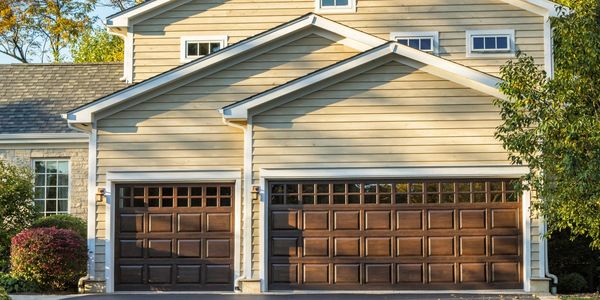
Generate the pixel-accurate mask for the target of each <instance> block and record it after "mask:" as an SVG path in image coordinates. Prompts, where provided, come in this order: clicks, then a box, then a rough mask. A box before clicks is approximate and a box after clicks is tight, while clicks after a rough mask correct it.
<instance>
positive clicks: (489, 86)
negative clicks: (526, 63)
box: [219, 42, 505, 121]
mask: <svg viewBox="0 0 600 300" xmlns="http://www.w3.org/2000/svg"><path fill="white" fill-rule="evenodd" d="M388 55H391V56H396V57H395V59H403V61H402V63H404V64H406V65H409V66H411V67H414V68H418V69H420V70H422V71H425V72H428V73H431V74H433V75H436V76H439V77H441V78H445V79H447V80H450V81H453V82H456V83H458V84H461V85H464V86H466V87H469V88H472V89H474V90H477V91H480V92H482V93H485V94H488V95H491V96H494V97H497V98H505V96H504V95H503V94H502V93H501V92H500V91H499V90H498V85H499V83H500V82H501V80H500V79H499V78H497V77H494V76H491V75H489V74H486V73H483V72H480V71H477V70H475V69H471V68H468V67H465V66H463V65H460V64H457V63H455V62H451V61H449V60H445V59H443V58H440V57H437V56H434V55H431V54H428V53H426V52H423V51H419V50H417V49H414V48H411V47H408V46H404V45H401V44H399V43H397V42H388V43H386V44H384V45H381V46H379V47H376V48H373V49H371V50H369V51H366V52H363V53H361V54H359V55H356V56H354V57H351V58H348V59H346V60H343V61H341V62H339V63H337V64H334V65H332V66H329V67H326V68H323V69H321V70H318V71H315V72H313V73H311V74H308V75H306V76H303V77H300V78H298V79H295V80H292V81H290V82H288V83H285V84H283V85H280V86H278V87H275V88H272V89H270V90H267V91H264V92H262V93H259V94H257V95H254V96H252V97H250V98H247V99H244V100H241V101H238V102H236V103H233V104H230V105H227V106H225V107H223V108H221V109H220V110H219V111H220V112H221V114H223V118H225V119H227V120H230V121H233V120H235V121H241V120H246V119H247V118H248V115H249V114H248V111H249V110H251V109H254V108H257V107H259V106H262V105H266V104H268V103H269V102H275V101H276V100H281V99H283V98H285V99H284V100H285V101H286V102H289V101H291V100H293V99H295V98H297V97H299V96H300V95H299V94H301V93H302V91H307V90H308V91H311V87H313V88H315V87H316V89H318V88H322V87H323V85H322V82H323V81H325V80H328V79H331V78H335V77H336V76H337V77H340V76H341V75H342V74H347V73H351V71H352V70H354V69H357V68H359V67H361V66H366V65H368V64H370V63H372V62H374V61H378V60H379V59H382V58H383V57H385V56H388ZM340 80H341V79H340ZM334 81H335V80H334ZM292 94H293V95H294V96H295V97H294V96H290V95H292Z"/></svg>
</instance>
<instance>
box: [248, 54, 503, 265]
mask: <svg viewBox="0 0 600 300" xmlns="http://www.w3.org/2000/svg"><path fill="white" fill-rule="evenodd" d="M492 100H493V98H492V97H490V96H487V95H484V94H482V93H480V92H477V91H474V90H472V89H469V88H465V87H463V86H460V85H458V84H455V83H453V82H450V81H447V80H444V79H441V78H438V77H435V76H432V75H430V74H427V73H424V72H422V71H418V70H415V69H413V68H411V67H408V66H405V65H402V64H400V63H398V62H389V63H387V64H385V65H383V66H380V67H376V68H374V69H373V70H370V71H368V72H365V73H363V74H360V75H358V76H355V77H353V78H350V79H348V80H345V81H343V82H340V83H337V84H334V85H332V86H329V87H325V88H324V89H322V90H320V91H318V92H315V93H312V94H309V95H306V96H303V97H301V98H299V99H296V100H293V101H291V102H288V103H286V104H283V105H281V106H278V107H277V108H274V109H271V110H268V111H266V112H263V113H260V114H258V115H256V116H254V117H253V119H252V120H253V137H254V144H253V163H254V165H253V172H254V173H253V174H254V177H253V178H254V181H255V183H258V180H259V179H260V174H259V170H260V168H269V167H282V166H285V167H288V168H294V167H297V168H306V167H314V168H324V167H402V166H440V165H448V166H452V165H454V166H456V165H461V166H466V165H474V166H475V165H509V164H510V163H509V162H508V160H507V154H506V152H505V151H504V150H503V149H502V145H501V143H499V142H498V141H497V140H495V139H494V128H495V127H496V126H498V125H499V124H500V115H499V113H498V109H497V108H496V107H494V105H493V104H492ZM254 217H255V218H256V219H258V217H259V214H258V213H257V214H255V216H254ZM255 247H258V244H256V245H255ZM257 253H258V252H257ZM254 262H255V265H254V267H255V268H258V266H259V265H258V263H259V260H258V256H256V257H255V261H254Z"/></svg>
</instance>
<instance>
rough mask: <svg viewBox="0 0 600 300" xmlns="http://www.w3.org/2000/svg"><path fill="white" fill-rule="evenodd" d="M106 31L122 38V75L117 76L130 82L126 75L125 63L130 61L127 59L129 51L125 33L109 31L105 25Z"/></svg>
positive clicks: (120, 79)
mask: <svg viewBox="0 0 600 300" xmlns="http://www.w3.org/2000/svg"><path fill="white" fill-rule="evenodd" d="M106 32H108V34H110V35H114V36H118V37H120V38H122V39H123V43H124V45H123V50H124V52H125V53H123V76H122V77H121V78H119V81H124V82H127V83H130V82H128V77H127V72H128V69H129V68H128V67H127V66H125V65H126V64H128V63H130V62H129V60H128V59H127V58H128V56H129V53H128V52H129V51H127V49H128V48H129V45H128V44H129V43H128V40H127V34H122V33H117V32H114V31H111V30H110V28H109V27H106Z"/></svg>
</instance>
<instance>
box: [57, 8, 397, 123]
mask: <svg viewBox="0 0 600 300" xmlns="http://www.w3.org/2000/svg"><path fill="white" fill-rule="evenodd" d="M156 1H158V0H156ZM334 24H335V26H334ZM311 26H315V27H317V28H321V29H323V30H328V31H332V32H333V33H336V34H338V35H340V36H345V37H348V38H352V39H357V40H358V41H359V42H360V43H362V44H366V45H369V46H371V47H376V46H379V45H381V44H384V43H385V42H386V41H385V40H383V39H380V38H377V37H374V36H372V35H369V34H367V33H364V32H361V31H358V30H356V29H352V28H350V27H347V26H344V25H341V24H336V23H335V22H333V21H330V20H326V19H325V18H323V17H321V16H318V15H315V14H308V15H305V16H302V17H300V18H298V19H296V20H293V21H290V22H288V23H286V24H284V25H282V26H279V27H277V28H275V29H272V30H269V31H266V32H263V33H261V34H258V35H256V36H254V37H252V38H249V39H246V40H244V41H242V42H239V43H236V44H234V45H231V46H229V47H227V48H225V49H223V50H221V51H219V52H217V53H215V54H214V55H208V56H205V57H203V58H200V59H197V60H194V61H192V62H190V63H188V64H186V65H184V66H182V67H178V68H174V69H173V70H171V71H168V72H165V73H163V74H161V75H158V76H156V77H153V78H150V79H148V80H145V81H143V82H140V83H139V84H136V85H134V86H131V87H129V88H126V89H124V90H121V91H119V92H117V93H114V94H112V95H109V96H107V97H104V98H101V99H99V100H97V101H95V102H92V103H90V104H87V105H84V106H81V107H79V108H77V109H75V110H72V111H70V112H69V113H68V114H67V120H68V122H69V124H88V123H91V122H92V120H93V118H94V114H95V113H96V112H99V111H102V110H105V109H107V108H109V107H112V106H114V105H117V104H120V103H122V102H123V101H126V100H128V99H130V98H133V97H136V96H139V95H142V94H145V93H148V92H150V91H153V90H155V89H158V88H160V87H163V86H165V85H166V84H169V83H171V82H174V81H176V80H178V79H180V78H181V77H185V76H188V75H190V74H194V73H195V72H198V71H199V70H203V69H205V68H207V67H210V66H213V65H216V64H218V63H220V62H223V61H226V60H228V59H231V58H234V57H238V56H240V55H241V54H243V53H246V52H248V51H250V50H252V49H255V48H258V47H260V46H263V45H265V44H267V43H269V42H272V41H275V40H277V39H279V38H282V37H285V36H287V35H289V34H292V33H295V32H300V31H302V30H304V29H306V28H309V27H311ZM359 50H360V49H359Z"/></svg>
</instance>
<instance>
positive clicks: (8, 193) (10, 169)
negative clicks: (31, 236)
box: [0, 160, 37, 272]
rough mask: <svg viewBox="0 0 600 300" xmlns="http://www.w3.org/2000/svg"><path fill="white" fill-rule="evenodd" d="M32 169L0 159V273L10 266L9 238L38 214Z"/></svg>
mask: <svg viewBox="0 0 600 300" xmlns="http://www.w3.org/2000/svg"><path fill="white" fill-rule="evenodd" d="M32 199H33V173H32V172H31V170H30V169H28V168H25V167H19V166H16V165H13V164H9V163H8V162H6V161H3V160H0V272H2V271H5V270H6V268H7V267H8V256H9V254H10V238H11V237H12V236H13V235H15V234H17V233H18V232H19V231H21V230H22V229H23V228H26V227H27V226H29V225H30V224H31V222H32V221H33V220H34V219H35V218H36V217H37V211H36V209H35V206H34V204H33V200H32Z"/></svg>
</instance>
